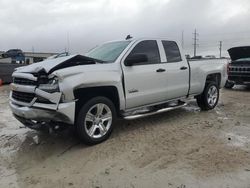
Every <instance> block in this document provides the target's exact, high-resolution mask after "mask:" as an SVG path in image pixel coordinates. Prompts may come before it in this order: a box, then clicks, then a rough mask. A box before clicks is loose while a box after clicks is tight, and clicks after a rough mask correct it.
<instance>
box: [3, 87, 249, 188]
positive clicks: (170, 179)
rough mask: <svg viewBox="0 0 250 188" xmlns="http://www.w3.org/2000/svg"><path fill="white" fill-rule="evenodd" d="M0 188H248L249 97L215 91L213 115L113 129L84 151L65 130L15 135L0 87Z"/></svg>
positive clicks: (240, 90) (189, 112)
mask: <svg viewBox="0 0 250 188" xmlns="http://www.w3.org/2000/svg"><path fill="white" fill-rule="evenodd" d="M0 156H1V158H0V187H4V188H5V187H21V188H29V187H30V188H34V187H35V188H36V187H48V188H51V187H84V188H85V187H96V188H97V187H100V188H101V187H107V188H112V187H150V188H151V187H173V188H177V187H178V188H189V187H208V188H211V187H237V188H239V187H250V89H248V88H245V87H237V88H236V89H233V90H222V92H221V100H220V103H219V105H218V107H217V108H216V109H215V110H212V111H209V112H200V110H199V108H198V107H197V106H196V104H195V102H194V101H193V102H191V103H190V104H189V105H188V106H187V107H185V108H182V109H178V110H175V111H171V112H167V113H164V114H160V115H156V116H152V117H148V118H144V119H140V120H136V121H120V122H119V123H118V124H117V127H116V129H115V131H114V132H113V134H112V136H111V138H110V139H109V140H108V141H106V142H105V143H102V144H99V145H97V146H92V147H87V146H85V145H83V144H81V143H79V141H78V140H77V139H76V138H74V134H73V133H72V131H70V130H66V131H64V132H62V133H58V134H51V135H49V134H44V133H43V134H41V133H37V132H35V131H32V130H29V129H26V128H22V125H21V124H20V123H19V122H17V121H16V120H15V119H14V118H13V117H12V114H11V112H10V110H9V107H8V86H4V87H0Z"/></svg>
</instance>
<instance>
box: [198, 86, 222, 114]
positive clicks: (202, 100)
mask: <svg viewBox="0 0 250 188" xmlns="http://www.w3.org/2000/svg"><path fill="white" fill-rule="evenodd" d="M211 88H214V89H216V91H217V94H216V93H215V96H216V99H214V100H213V101H212V102H210V100H209V96H210V94H209V91H210V89H211ZM219 92H220V90H219V87H218V85H217V84H216V83H215V82H210V83H207V84H206V86H205V88H204V91H203V93H202V94H201V95H199V96H197V97H196V101H197V104H198V106H199V107H200V108H201V110H205V111H207V110H212V109H214V108H215V106H216V105H217V103H218V101H219V95H220V93H219Z"/></svg>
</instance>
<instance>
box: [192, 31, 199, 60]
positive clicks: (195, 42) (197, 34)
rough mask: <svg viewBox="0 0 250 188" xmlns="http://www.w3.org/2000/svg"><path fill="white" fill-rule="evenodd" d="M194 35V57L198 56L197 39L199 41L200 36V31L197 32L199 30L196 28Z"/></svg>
mask: <svg viewBox="0 0 250 188" xmlns="http://www.w3.org/2000/svg"><path fill="white" fill-rule="evenodd" d="M193 35H194V38H193V39H194V44H193V45H194V57H195V56H196V52H197V46H198V44H197V41H198V38H197V37H198V36H199V33H197V31H196V29H195V30H194V33H193Z"/></svg>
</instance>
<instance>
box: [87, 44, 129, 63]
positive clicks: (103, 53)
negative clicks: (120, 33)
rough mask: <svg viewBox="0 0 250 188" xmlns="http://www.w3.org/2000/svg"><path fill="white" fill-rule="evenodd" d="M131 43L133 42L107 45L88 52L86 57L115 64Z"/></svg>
mask: <svg viewBox="0 0 250 188" xmlns="http://www.w3.org/2000/svg"><path fill="white" fill-rule="evenodd" d="M130 42H131V41H117V42H109V43H105V44H103V45H101V46H97V47H96V48H94V49H93V50H91V51H90V52H88V53H87V54H86V56H88V57H91V58H94V59H98V60H102V61H104V62H114V61H115V60H116V59H117V58H118V57H119V55H120V54H121V53H122V51H123V50H124V49H125V48H126V47H127V46H128V44H129V43H130Z"/></svg>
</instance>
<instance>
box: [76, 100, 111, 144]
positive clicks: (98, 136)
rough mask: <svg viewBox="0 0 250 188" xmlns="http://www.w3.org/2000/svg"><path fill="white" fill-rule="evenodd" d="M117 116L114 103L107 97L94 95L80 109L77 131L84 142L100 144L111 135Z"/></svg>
mask: <svg viewBox="0 0 250 188" xmlns="http://www.w3.org/2000/svg"><path fill="white" fill-rule="evenodd" d="M115 118H116V111H115V107H114V104H113V103H112V102H111V101H110V100H109V99H108V98H106V97H94V98H92V99H90V100H89V101H88V102H86V103H85V104H84V105H83V106H82V108H81V109H80V111H79V114H78V118H77V122H76V126H77V133H78V135H79V137H80V139H81V140H82V141H83V142H84V143H86V144H88V145H94V144H98V143H100V142H103V141H104V140H106V139H108V137H109V136H110V135H111V132H112V130H113V124H114V121H115Z"/></svg>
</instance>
